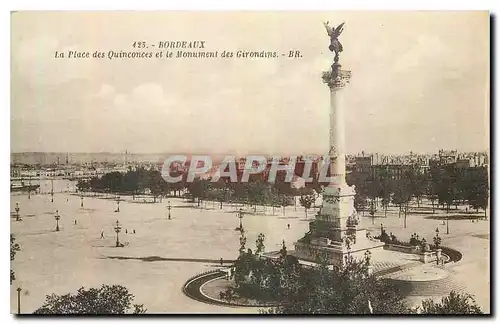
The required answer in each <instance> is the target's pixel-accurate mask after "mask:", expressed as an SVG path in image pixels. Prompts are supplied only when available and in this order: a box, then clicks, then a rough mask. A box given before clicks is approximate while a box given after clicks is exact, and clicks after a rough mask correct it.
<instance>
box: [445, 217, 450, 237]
mask: <svg viewBox="0 0 500 324" xmlns="http://www.w3.org/2000/svg"><path fill="white" fill-rule="evenodd" d="M449 220H450V217H449V216H446V234H450V226H449V225H448V221H449Z"/></svg>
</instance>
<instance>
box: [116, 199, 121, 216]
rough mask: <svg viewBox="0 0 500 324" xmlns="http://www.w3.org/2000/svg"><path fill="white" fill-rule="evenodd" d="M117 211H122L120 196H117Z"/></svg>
mask: <svg viewBox="0 0 500 324" xmlns="http://www.w3.org/2000/svg"><path fill="white" fill-rule="evenodd" d="M116 212H118V213H119V212H120V196H118V197H117V198H116Z"/></svg>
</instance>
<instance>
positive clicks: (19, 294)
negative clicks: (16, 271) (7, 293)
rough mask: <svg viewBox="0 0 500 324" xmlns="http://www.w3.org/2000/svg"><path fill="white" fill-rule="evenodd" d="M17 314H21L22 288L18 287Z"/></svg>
mask: <svg viewBox="0 0 500 324" xmlns="http://www.w3.org/2000/svg"><path fill="white" fill-rule="evenodd" d="M16 290H17V314H21V290H23V289H22V288H21V287H17V289H16Z"/></svg>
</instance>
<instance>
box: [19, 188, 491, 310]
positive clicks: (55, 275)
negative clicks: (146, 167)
mask: <svg viewBox="0 0 500 324" xmlns="http://www.w3.org/2000/svg"><path fill="white" fill-rule="evenodd" d="M47 183H49V184H46V183H45V181H42V183H41V189H42V190H43V188H47V186H50V182H49V181H47ZM54 186H55V188H56V190H55V192H57V193H56V194H54V202H51V196H50V194H36V195H31V197H28V195H26V194H12V195H11V211H12V216H11V233H12V234H13V235H14V236H15V237H16V242H17V243H19V244H20V246H21V251H19V252H18V253H17V255H16V258H15V260H14V261H12V269H13V270H14V271H15V274H16V280H15V281H14V282H13V284H12V285H11V301H12V302H11V311H12V312H16V311H17V302H16V300H17V290H16V289H17V288H18V287H21V288H22V291H21V292H20V294H21V296H20V298H21V312H22V313H32V312H33V311H34V310H36V309H37V308H38V307H40V306H41V305H42V304H43V302H44V300H45V296H46V295H49V294H53V293H55V294H65V293H72V292H75V291H76V290H77V289H78V288H80V287H81V286H84V287H85V288H90V287H99V286H101V285H102V284H119V285H123V286H125V287H127V288H128V289H129V291H130V292H131V293H132V294H134V295H135V300H134V302H135V303H143V304H144V306H145V307H146V308H147V309H148V313H164V312H174V313H193V312H208V313H255V312H258V309H259V308H257V307H224V306H218V305H213V304H207V303H202V302H199V301H196V300H194V299H191V298H189V297H188V296H186V295H185V294H184V293H183V291H182V287H183V285H184V284H185V283H186V281H187V280H188V279H189V278H191V277H193V276H195V275H197V274H199V273H203V272H207V271H211V270H215V269H218V268H222V267H221V265H220V259H221V258H222V259H223V262H224V266H226V265H227V264H229V263H230V261H232V260H235V259H236V258H237V257H238V248H239V236H240V232H239V231H235V228H236V227H238V225H239V219H238V217H237V214H238V213H237V212H238V210H239V208H243V211H244V213H243V219H242V223H243V226H244V228H245V235H246V237H247V242H248V243H247V247H249V248H252V249H254V248H255V244H254V242H255V240H256V239H257V235H258V234H259V233H263V234H264V235H265V251H266V252H272V251H277V250H279V249H280V248H281V245H282V241H283V240H284V241H285V243H286V245H287V248H288V249H289V250H293V247H294V243H295V242H296V241H297V240H298V239H299V238H300V237H302V236H303V234H304V233H305V232H306V231H307V230H308V225H309V223H308V222H309V221H310V220H311V219H312V218H314V214H315V213H316V212H317V209H314V208H313V209H312V210H309V211H308V217H307V218H306V215H305V212H304V209H303V207H298V206H297V207H294V206H288V207H286V209H285V211H284V212H283V208H275V210H274V212H273V210H272V208H271V207H269V206H268V207H266V208H264V207H263V206H257V208H256V212H254V211H253V208H250V207H245V206H241V205H231V204H225V203H224V204H223V206H222V209H220V205H219V203H218V202H209V201H207V202H204V203H202V204H201V206H200V207H197V204H196V203H191V202H189V201H188V200H186V199H181V198H164V199H163V200H162V202H157V203H152V201H153V199H152V198H150V197H149V198H147V197H137V198H136V199H135V200H133V199H132V197H131V196H130V197H128V196H125V197H121V201H120V204H119V209H120V211H119V212H117V211H116V210H117V202H116V200H115V199H114V196H111V195H110V196H109V198H106V197H104V196H102V195H101V196H93V194H92V193H87V194H86V195H85V196H84V198H83V207H81V203H82V199H81V197H80V196H79V195H76V194H74V193H70V192H60V191H64V190H65V189H66V188H73V186H72V185H71V183H70V182H69V181H66V180H59V181H56V184H55V185H54ZM168 201H170V205H171V209H170V216H171V217H170V218H171V219H170V220H169V219H168V213H169V211H168V208H167V206H168ZM16 203H18V205H19V209H20V211H19V214H20V217H21V219H22V220H20V221H17V220H16V217H15V211H14V206H15V204H16ZM56 210H57V211H58V214H59V215H60V219H59V221H58V223H59V227H60V230H59V231H56V230H55V228H56V219H55V215H56ZM412 211H413V212H412ZM273 213H274V215H273ZM464 214H465V210H463V209H458V210H451V211H450V213H449V214H446V211H445V210H436V213H435V214H432V211H431V208H430V206H429V207H428V208H426V204H425V203H424V204H422V205H421V208H416V206H415V209H412V210H411V211H410V213H409V215H408V217H407V227H406V228H404V217H403V216H401V217H398V212H397V208H396V207H389V209H388V212H387V216H386V217H385V213H384V211H383V210H381V209H380V210H378V211H377V212H376V213H375V217H371V216H370V215H368V213H365V217H363V216H361V215H360V225H359V227H363V228H367V229H368V230H369V231H370V232H371V233H372V234H373V235H374V236H376V235H379V234H380V226H381V224H382V226H383V228H384V229H385V230H386V231H387V232H388V233H391V232H392V233H393V234H394V235H396V237H397V238H398V239H400V240H405V241H406V240H408V239H409V238H410V236H411V234H413V233H418V235H420V237H424V238H426V240H427V241H428V242H430V241H432V237H433V236H435V233H436V228H438V229H439V233H440V236H441V237H442V243H441V244H442V245H443V246H447V247H450V248H453V249H455V250H457V251H459V252H460V253H462V258H461V260H460V261H458V262H456V263H450V264H447V265H446V266H445V267H437V266H434V265H432V264H431V263H429V264H425V265H424V264H422V265H417V266H413V267H411V268H408V269H406V271H393V273H392V274H391V275H392V277H393V278H395V279H400V280H414V281H430V282H431V284H430V286H431V287H432V286H433V285H432V280H436V279H442V278H444V277H449V278H451V279H452V281H449V282H450V285H449V286H446V285H445V286H442V287H441V286H440V287H439V288H438V290H439V289H440V290H442V291H436V289H434V290H432V289H429V288H428V287H427V288H426V287H424V288H422V289H423V290H422V291H423V293H424V294H428V296H425V295H424V296H416V295H415V294H413V295H414V296H410V297H408V300H409V301H410V302H412V301H415V302H416V303H418V301H419V300H421V299H423V298H425V297H433V296H438V295H440V294H441V295H444V294H448V293H449V291H446V290H447V288H448V289H449V290H456V289H461V291H464V292H468V293H471V294H473V295H474V296H475V299H476V301H477V303H478V305H479V306H480V307H481V308H482V309H483V311H484V312H485V313H488V312H489V311H490V309H489V303H490V296H489V288H490V287H489V285H490V279H489V278H490V273H489V268H490V264H489V259H490V258H489V255H490V250H489V246H490V236H489V232H490V231H489V220H483V219H480V218H481V217H482V216H483V215H484V212H481V211H480V212H479V213H477V214H475V213H469V214H466V215H469V216H472V217H474V216H477V218H478V220H477V221H474V222H472V221H471V220H470V219H455V216H457V215H461V216H463V215H464ZM447 216H449V217H450V219H449V221H448V231H449V234H446V226H447V225H446V221H445V222H443V220H445V219H446V217H447ZM457 218H458V217H457ZM488 218H489V217H488ZM117 220H118V221H119V225H120V227H121V230H120V232H119V233H118V239H119V242H120V244H121V245H123V247H116V239H117V234H116V232H115V226H116V221H117ZM288 225H290V226H289V227H288ZM101 234H102V235H101ZM384 252H387V253H391V252H392V251H385V250H384ZM392 253H395V252H392ZM399 255H400V256H401V255H403V254H399ZM400 256H396V257H394V258H389V259H388V260H381V259H380V258H379V260H378V261H377V257H376V256H374V257H373V259H374V262H375V263H374V267H375V270H376V271H377V270H380V269H391V268H394V267H397V266H398V265H401V264H405V263H412V262H414V261H415V260H411V255H409V254H407V255H406V258H407V259H408V260H403V258H401V257H400ZM389 272H390V271H389Z"/></svg>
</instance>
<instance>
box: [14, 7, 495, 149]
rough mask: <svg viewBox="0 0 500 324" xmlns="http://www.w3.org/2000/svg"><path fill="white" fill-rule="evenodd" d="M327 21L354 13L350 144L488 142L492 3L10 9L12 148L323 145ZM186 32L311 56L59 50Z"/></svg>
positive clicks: (348, 35)
mask: <svg viewBox="0 0 500 324" xmlns="http://www.w3.org/2000/svg"><path fill="white" fill-rule="evenodd" d="M323 21H330V24H333V25H337V24H339V23H340V22H345V23H346V24H345V28H344V31H343V33H342V35H341V36H340V38H339V39H340V41H341V43H342V44H343V47H344V51H343V52H342V53H341V54H340V63H341V64H342V67H343V69H346V70H351V71H352V79H351V83H350V84H349V85H348V86H347V87H346V88H345V89H343V90H342V91H343V97H344V110H345V129H346V147H347V152H348V153H355V152H360V151H362V150H364V151H365V152H382V153H397V154H400V153H405V152H409V151H413V152H422V153H428V152H436V151H437V150H438V149H441V148H444V149H458V150H460V151H480V150H486V149H488V148H489V15H488V13H487V12H479V11H476V12H471V11H469V12H467V11H462V12H452V11H450V12H410V11H408V12H384V11H374V12H362V11H357V12H338V11H336V12H253V13H252V12H246V13H243V12H161V11H156V12H139V11H135V12H125V11H121V12H36V11H33V12H16V13H14V14H12V16H11V124H10V127H11V130H10V132H11V151H12V152H30V151H36V152H115V153H119V152H124V151H125V150H127V151H128V152H133V153H168V152H205V153H214V154H225V153H231V154H249V153H263V154H323V153H326V152H327V151H328V147H329V144H328V139H329V136H328V128H329V124H328V123H329V122H328V121H329V117H328V116H329V109H330V108H329V107H330V104H329V100H330V95H329V89H328V87H327V86H326V85H325V84H323V83H322V80H321V73H322V71H324V70H327V69H328V68H329V66H330V65H331V64H332V61H333V56H332V54H331V53H330V52H329V50H328V45H329V37H328V36H327V34H326V31H325V28H324V26H323V24H322V22H323ZM177 40H180V41H184V40H185V41H191V40H203V41H205V49H203V50H206V51H219V55H220V53H221V52H222V51H224V50H227V51H235V52H236V51H237V50H244V51H262V50H264V51H277V52H278V53H279V54H281V53H288V51H290V50H300V51H301V54H302V57H301V58H294V59H290V58H287V57H283V56H281V55H278V58H268V59H263V58H261V59H236V58H232V59H230V58H218V59H121V60H120V59H114V60H109V59H102V60H99V59H69V58H64V59H61V58H55V57H54V53H55V51H59V52H67V51H69V50H75V51H88V52H90V53H91V54H92V53H93V52H94V51H96V50H99V51H102V52H105V53H107V52H108V51H109V50H114V51H120V50H124V51H134V50H135V49H134V48H133V46H132V44H133V42H134V41H145V42H147V44H158V42H159V41H177Z"/></svg>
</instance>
